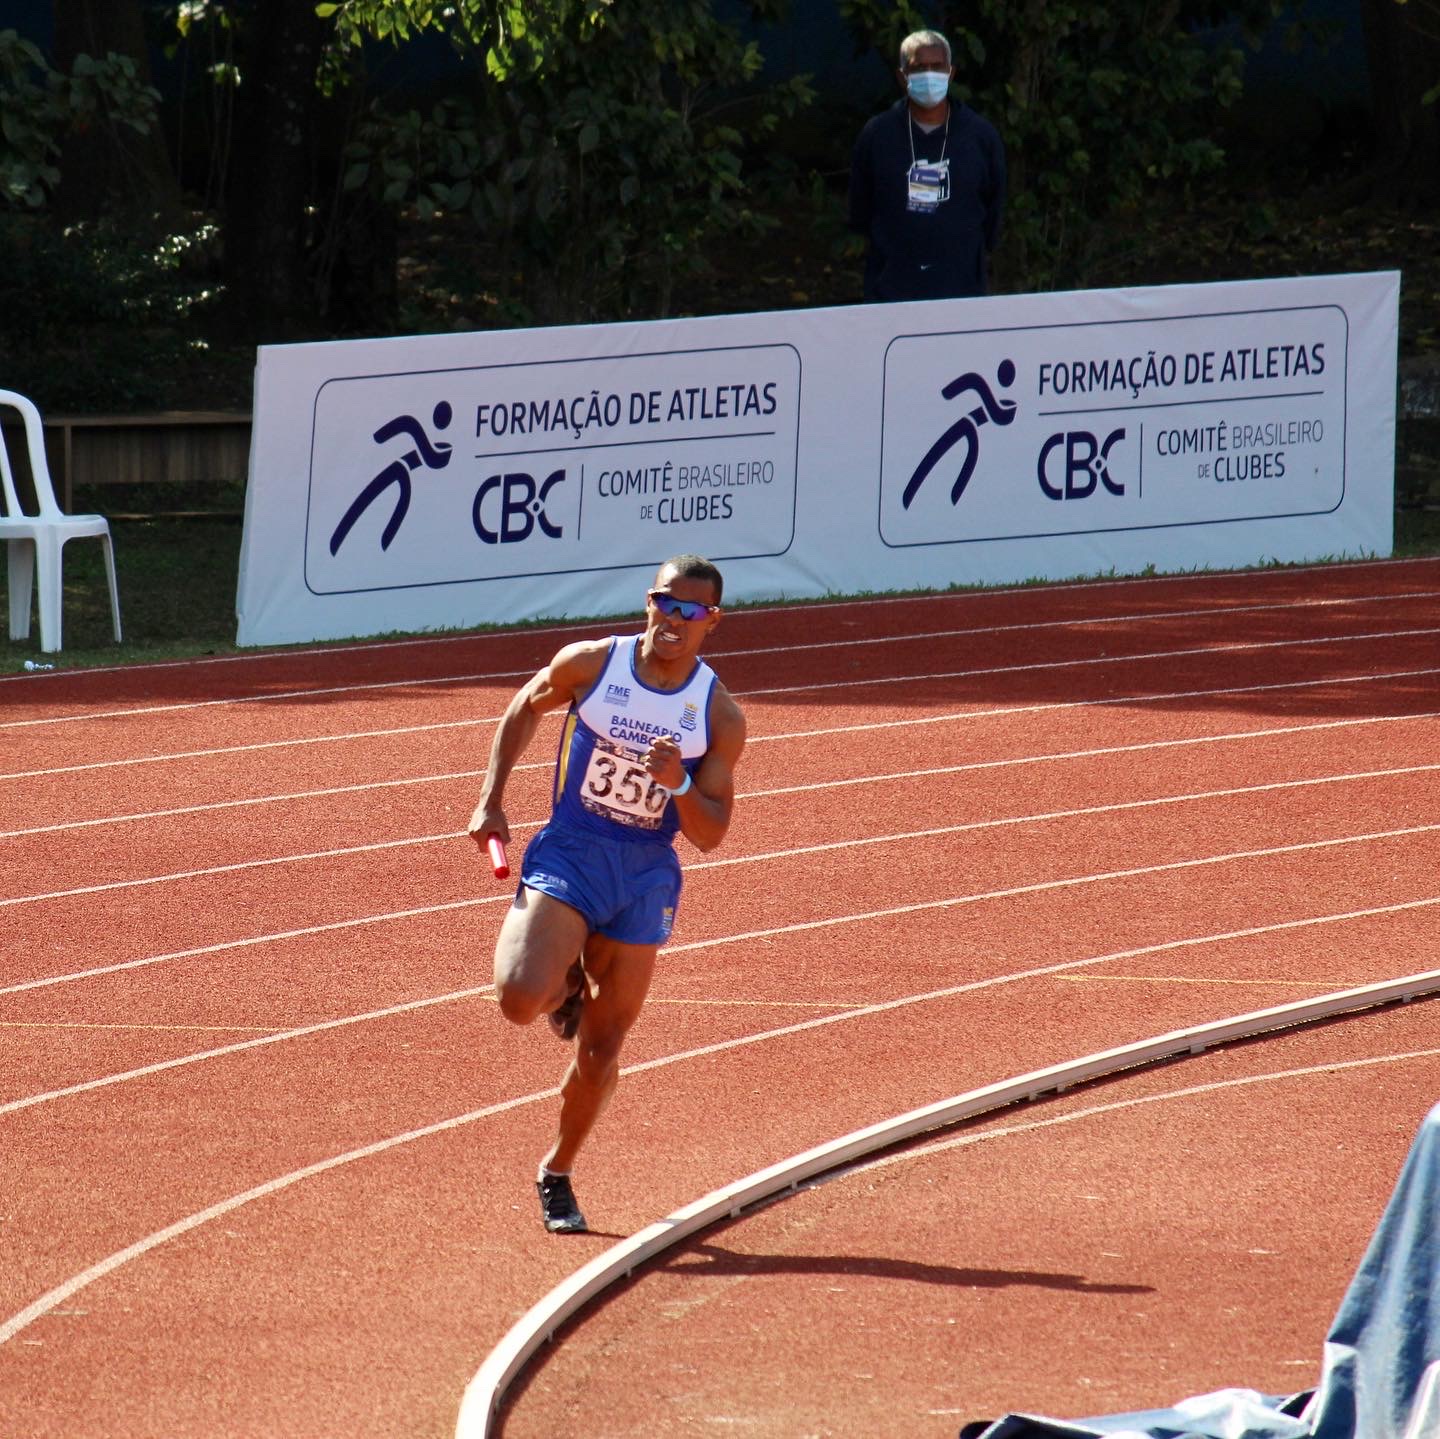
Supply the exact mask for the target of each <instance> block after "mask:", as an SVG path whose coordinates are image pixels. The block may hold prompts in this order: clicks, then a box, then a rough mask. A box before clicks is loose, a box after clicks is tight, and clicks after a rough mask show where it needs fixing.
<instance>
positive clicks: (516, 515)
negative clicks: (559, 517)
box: [470, 469, 565, 545]
mask: <svg viewBox="0 0 1440 1439" xmlns="http://www.w3.org/2000/svg"><path fill="white" fill-rule="evenodd" d="M564 483H565V471H564V470H563V469H560V470H555V471H553V472H552V473H551V474H549V475H547V476H546V477H545V479H544V480H541V481H539V482H538V483H537V481H536V479H535V477H534V476H533V475H527V474H524V473H515V474H509V475H491V476H490V478H489V479H487V480H484V481H483V482H482V483H481V485H480V488H479V489H478V490H476V491H475V503H474V505H472V506H471V510H470V517H471V519H472V521H473V522H474V525H475V533H476V534H477V535H479V536H480V538H481V539H482V540H483V541H484V542H485V543H486V544H487V545H514V544H519V543H520V542H521V541H523V540H528V539H529V538H530V535H531V533H532V531H534V530H535V529H536V528H537V526H538V528H539V530H540V533H541V534H542V535H545V536H546V537H547V538H549V539H552V540H558V539H560V538H562V537H563V536H564V533H565V529H564V526H563V525H557V524H556V523H555V522H554V520H552V519H551V518H550V516H549V515H548V514H546V513H545V505H546V502H547V501H548V500H549V498H550V492H551V491H552V490H553V489H554V488H555V487H556V486H557V485H563V484H564Z"/></svg>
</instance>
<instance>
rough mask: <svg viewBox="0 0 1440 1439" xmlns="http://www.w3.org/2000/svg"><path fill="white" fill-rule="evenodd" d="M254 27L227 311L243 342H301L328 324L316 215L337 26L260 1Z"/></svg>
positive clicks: (241, 114) (232, 210) (228, 256)
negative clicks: (322, 318)
mask: <svg viewBox="0 0 1440 1439" xmlns="http://www.w3.org/2000/svg"><path fill="white" fill-rule="evenodd" d="M245 23H246V32H247V33H246V37H245V47H244V52H243V58H242V61H241V72H240V73H241V84H240V90H239V95H238V98H237V102H236V104H237V108H236V116H235V141H234V152H233V154H232V157H231V161H230V172H229V176H228V184H227V187H226V188H227V194H226V196H225V204H224V247H225V259H224V275H225V286H226V309H227V313H228V315H229V318H230V322H231V328H232V330H233V331H234V333H235V334H236V335H237V336H243V337H246V338H249V339H253V340H255V341H256V342H259V343H263V342H266V341H271V340H293V339H301V338H304V337H306V336H308V335H313V334H314V333H315V332H316V330H317V327H318V324H319V303H318V300H317V296H316V289H315V285H314V283H313V282H312V278H311V275H310V273H309V268H308V263H307V258H308V250H309V230H310V225H309V223H308V220H307V216H306V207H307V205H308V204H309V202H310V199H311V185H310V169H311V158H312V156H311V139H312V130H313V125H314V119H315V112H316V106H317V103H318V100H319V96H318V94H317V91H316V88H315V74H316V69H317V66H318V64H319V61H320V55H321V50H322V48H323V44H324V40H325V35H326V28H327V22H326V21H324V20H321V19H318V18H317V17H316V14H315V7H314V5H312V4H309V3H304V4H301V3H296V0H257V3H256V4H255V5H253V6H252V7H250V9H249V13H248V14H247V16H246V21H245Z"/></svg>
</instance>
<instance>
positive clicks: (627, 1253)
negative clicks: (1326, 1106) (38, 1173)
mask: <svg viewBox="0 0 1440 1439" xmlns="http://www.w3.org/2000/svg"><path fill="white" fill-rule="evenodd" d="M1437 991H1440V970H1426V971H1423V972H1421V973H1419V974H1411V975H1406V976H1404V977H1403V978H1400V979H1395V980H1388V981H1386V982H1385V983H1382V984H1371V985H1363V986H1361V987H1360V988H1357V989H1345V990H1337V991H1336V992H1334V993H1333V994H1325V995H1320V996H1318V997H1317V998H1314V999H1307V1000H1301V1001H1298V1002H1297V1003H1294V1004H1282V1005H1276V1006H1274V1007H1272V1008H1269V1009H1261V1010H1255V1011H1252V1012H1251V1013H1249V1014H1240V1015H1236V1016H1235V1017H1234V1018H1232V1019H1222V1020H1216V1021H1213V1022H1212V1023H1209V1024H1200V1025H1196V1026H1194V1027H1193V1028H1190V1029H1181V1030H1174V1031H1172V1032H1170V1033H1168V1034H1161V1035H1157V1036H1155V1037H1154V1038H1153V1039H1145V1040H1141V1041H1139V1042H1138V1043H1136V1044H1126V1045H1122V1046H1120V1047H1119V1048H1116V1049H1106V1050H1101V1051H1100V1052H1098V1053H1096V1054H1090V1055H1086V1056H1085V1057H1084V1058H1081V1059H1073V1060H1068V1061H1066V1062H1065V1063H1063V1064H1056V1065H1051V1066H1049V1067H1047V1068H1045V1069H1037V1070H1032V1071H1031V1072H1030V1073H1028V1074H1020V1075H1016V1076H1015V1077H1014V1078H1012V1079H1006V1080H1001V1081H1000V1082H999V1083H998V1084H990V1085H986V1086H985V1087H983V1088H981V1089H972V1090H970V1091H969V1092H967V1093H965V1094H957V1095H954V1096H952V1097H951V1098H949V1099H942V1100H939V1101H937V1102H936V1103H934V1104H929V1105H925V1106H923V1107H922V1108H920V1109H912V1110H910V1111H909V1112H908V1113H906V1114H900V1115H896V1116H895V1117H894V1118H893V1119H887V1120H884V1121H883V1122H881V1123H879V1124H875V1125H871V1126H869V1127H868V1128H866V1129H859V1130H856V1131H855V1132H854V1133H853V1134H847V1135H843V1136H842V1137H840V1138H839V1139H834V1140H831V1141H830V1142H828V1143H826V1144H821V1145H817V1146H815V1147H814V1148H813V1149H807V1150H806V1151H805V1152H804V1153H803V1154H796V1155H792V1156H791V1157H790V1158H789V1159H783V1160H781V1161H780V1162H779V1163H778V1164H772V1165H770V1166H769V1167H768V1168H765V1169H761V1170H758V1171H756V1172H755V1173H754V1174H751V1175H749V1176H747V1177H746V1178H744V1179H739V1180H736V1181H735V1182H734V1183H733V1184H727V1185H725V1186H723V1187H722V1188H720V1189H716V1190H713V1191H711V1193H709V1194H706V1195H704V1196H702V1197H701V1198H699V1199H696V1200H694V1201H693V1202H692V1203H690V1204H687V1205H685V1206H684V1207H683V1208H682V1209H677V1210H676V1211H675V1212H674V1213H673V1214H669V1215H667V1216H666V1217H665V1218H664V1219H661V1220H658V1221H657V1222H656V1223H654V1224H651V1225H649V1226H648V1227H647V1228H645V1229H642V1230H640V1232H639V1233H637V1234H633V1235H631V1236H630V1238H629V1239H625V1240H622V1241H621V1242H620V1243H619V1244H616V1245H614V1246H612V1247H611V1248H610V1249H607V1250H606V1251H605V1252H604V1253H603V1254H600V1255H597V1256H596V1257H595V1258H594V1259H592V1260H591V1261H590V1263H588V1264H586V1265H584V1266H583V1267H581V1268H580V1269H577V1270H576V1271H575V1273H574V1274H572V1275H571V1276H570V1277H569V1278H568V1279H566V1280H565V1281H564V1282H563V1283H562V1284H558V1285H556V1287H555V1288H554V1289H552V1290H551V1291H550V1293H548V1294H547V1295H546V1296H545V1297H544V1298H543V1299H541V1300H540V1302H539V1303H538V1304H536V1305H534V1307H533V1308H531V1309H530V1310H529V1312H528V1313H526V1314H525V1315H524V1316H523V1318H521V1319H520V1321H519V1322H518V1323H517V1324H515V1326H514V1327H513V1328H512V1329H511V1330H510V1331H509V1333H507V1334H506V1335H505V1337H504V1339H502V1340H501V1341H500V1343H499V1344H497V1345H496V1346H495V1348H494V1349H493V1350H492V1351H491V1353H490V1355H489V1357H488V1358H487V1359H486V1360H485V1362H484V1364H482V1365H481V1366H480V1369H479V1371H478V1372H477V1373H476V1375H475V1377H474V1379H472V1380H471V1381H470V1384H469V1385H468V1386H467V1387H466V1390H465V1396H464V1399H463V1400H462V1402H461V1405H460V1414H459V1418H458V1420H457V1422H456V1426H455V1439H489V1436H490V1434H491V1431H492V1426H493V1424H494V1421H495V1418H496V1416H497V1414H498V1413H499V1410H500V1404H501V1401H502V1400H503V1398H504V1396H505V1392H506V1390H507V1389H508V1388H509V1387H510V1385H511V1384H512V1383H514V1381H515V1378H516V1376H517V1375H519V1373H520V1372H521V1370H522V1369H524V1367H525V1365H526V1364H527V1363H528V1362H529V1360H530V1358H531V1357H532V1356H533V1355H534V1353H535V1351H536V1350H537V1349H538V1348H539V1347H540V1346H541V1345H542V1344H543V1343H545V1342H546V1341H547V1340H549V1339H552V1338H553V1337H554V1336H555V1333H556V1331H557V1330H558V1329H559V1328H560V1326H561V1325H562V1324H564V1323H565V1321H566V1320H567V1319H570V1318H571V1317H572V1316H573V1315H575V1314H576V1313H578V1312H579V1311H580V1310H581V1309H582V1308H583V1307H584V1306H585V1305H587V1304H590V1303H592V1302H593V1301H594V1300H596V1299H598V1298H600V1297H601V1296H602V1295H603V1294H604V1292H605V1291H606V1290H607V1289H608V1288H609V1287H610V1286H611V1285H612V1284H615V1283H617V1282H619V1281H620V1280H622V1279H626V1278H628V1277H629V1276H630V1275H631V1274H633V1273H634V1272H635V1270H636V1269H638V1268H639V1267H640V1266H641V1265H643V1264H648V1263H650V1262H651V1261H652V1260H654V1259H656V1258H658V1257H659V1256H660V1255H661V1254H663V1253H665V1252H666V1251H667V1250H669V1249H672V1248H674V1247H675V1245H677V1244H679V1243H681V1242H682V1241H683V1240H686V1239H688V1238H689V1237H690V1236H691V1235H693V1234H696V1233H698V1232H699V1231H700V1230H702V1229H705V1228H706V1227H707V1226H709V1225H711V1224H714V1223H716V1222H718V1221H719V1220H722V1219H727V1218H729V1219H733V1218H736V1217H738V1216H739V1215H740V1214H741V1213H742V1212H743V1211H744V1210H745V1209H747V1208H749V1207H751V1206H752V1205H756V1204H760V1203H763V1202H764V1201H765V1200H767V1199H771V1198H773V1197H774V1196H775V1195H777V1194H779V1193H781V1192H782V1191H783V1190H786V1189H791V1190H793V1189H796V1188H797V1187H798V1186H799V1185H801V1184H803V1183H804V1182H805V1181H806V1180H809V1179H814V1178H815V1177H816V1176H817V1175H820V1174H825V1173H828V1172H830V1171H833V1170H837V1169H841V1168H843V1167H844V1166H845V1165H847V1164H853V1163H854V1162H855V1161H856V1160H858V1159H862V1158H864V1157H866V1156H867V1155H871V1154H874V1153H875V1152H876V1151H877V1150H881V1149H886V1148H890V1147H892V1146H894V1145H896V1144H901V1143H904V1142H905V1141H906V1140H909V1139H913V1138H914V1137H915V1136H916V1135H918V1134H923V1133H925V1132H926V1131H927V1130H933V1129H942V1128H945V1127H946V1126H948V1125H952V1124H958V1123H960V1122H961V1121H962V1120H966V1119H973V1118H975V1117H976V1116H977V1115H980V1114H986V1113H989V1112H991V1111H993V1110H997V1109H1004V1108H1006V1107H1007V1106H1010V1105H1015V1104H1022V1103H1025V1102H1027V1101H1034V1100H1038V1099H1042V1098H1044V1097H1045V1096H1047V1095H1057V1094H1062V1093H1064V1092H1065V1091H1066V1090H1068V1089H1073V1088H1074V1087H1075V1086H1077V1085H1080V1084H1085V1083H1087V1082H1090V1081H1094V1080H1097V1079H1104V1078H1106V1077H1107V1076H1109V1075H1113V1074H1117V1073H1119V1072H1120V1071H1122V1070H1127V1069H1136V1068H1139V1067H1141V1066H1143V1065H1148V1064H1158V1063H1160V1062H1161V1061H1163V1060H1167V1059H1173V1058H1176V1057H1177V1056H1184V1055H1195V1054H1203V1053H1204V1052H1205V1051H1206V1050H1209V1049H1214V1048H1216V1047H1217V1046H1219V1045H1224V1044H1231V1043H1235V1042H1236V1041H1238V1040H1242V1039H1252V1038H1254V1037H1256V1036H1257V1035H1264V1034H1273V1033H1274V1032H1276V1031H1278V1030H1284V1029H1291V1028H1294V1027H1295V1026H1297V1025H1304V1024H1315V1023H1318V1022H1319V1021H1322V1020H1326V1019H1332V1018H1335V1017H1337V1016H1343V1015H1350V1014H1356V1013H1359V1012H1362V1011H1365V1010H1369V1009H1375V1008H1378V1007H1380V1006H1382V1005H1387V1004H1397V1003H1405V1002H1407V1001H1409V1000H1413V999H1418V998H1421V997H1427V996H1429V997H1433V996H1434V995H1435V993H1436V992H1437Z"/></svg>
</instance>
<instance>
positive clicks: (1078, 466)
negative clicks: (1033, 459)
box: [1035, 429, 1125, 500]
mask: <svg viewBox="0 0 1440 1439" xmlns="http://www.w3.org/2000/svg"><path fill="white" fill-rule="evenodd" d="M1124 438H1125V431H1124V430H1123V429H1120V430H1112V431H1111V432H1110V433H1109V434H1108V435H1106V437H1105V441H1104V443H1103V444H1102V443H1100V441H1098V440H1097V439H1096V438H1095V436H1094V435H1092V434H1091V433H1090V431H1089V430H1071V431H1069V432H1068V433H1066V434H1062V435H1051V436H1050V438H1049V439H1048V440H1046V441H1045V444H1044V447H1043V448H1042V449H1041V451H1040V459H1039V460H1038V462H1037V463H1036V466H1035V474H1036V478H1037V479H1039V481H1040V488H1041V489H1042V490H1043V491H1044V492H1045V495H1046V498H1048V499H1052V500H1083V499H1087V498H1088V497H1089V496H1091V495H1093V494H1094V493H1095V486H1096V485H1097V484H1101V485H1104V486H1105V488H1106V489H1107V490H1109V491H1110V493H1111V494H1112V495H1123V494H1124V493H1125V486H1124V485H1122V484H1121V483H1120V482H1119V481H1118V480H1114V479H1112V478H1111V476H1110V451H1111V449H1113V448H1114V446H1115V445H1116V444H1118V443H1119V442H1120V441H1121V440H1123V439H1124ZM1061 448H1063V449H1064V451H1065V458H1064V476H1063V478H1057V477H1056V475H1055V469H1056V468H1057V467H1059V465H1060V460H1059V459H1058V458H1052V457H1054V456H1055V452H1056V451H1057V450H1060V449H1061Z"/></svg>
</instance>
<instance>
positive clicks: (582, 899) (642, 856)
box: [520, 823, 681, 944]
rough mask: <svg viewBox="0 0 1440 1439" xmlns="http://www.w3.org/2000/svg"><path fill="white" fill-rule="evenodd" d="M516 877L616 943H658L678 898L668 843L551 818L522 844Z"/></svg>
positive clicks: (676, 874)
mask: <svg viewBox="0 0 1440 1439" xmlns="http://www.w3.org/2000/svg"><path fill="white" fill-rule="evenodd" d="M520 883H521V884H523V885H525V886H526V887H527V888H529V889H534V890H538V891H539V892H540V893H541V894H548V895H549V896H550V897H551V898H552V899H558V900H560V901H561V902H562V903H563V904H568V905H569V906H570V908H571V909H574V910H578V911H579V912H580V913H581V914H582V915H583V916H584V917H585V921H586V923H587V924H588V925H589V926H590V929H591V931H592V933H595V934H603V935H604V936H605V937H606V938H607V939H614V940H618V941H619V942H620V943H621V944H663V943H664V942H665V941H666V940H667V939H669V938H670V931H671V929H672V928H673V927H674V924H675V907H676V905H678V904H679V902H680V883H681V881H680V860H679V858H678V857H677V856H676V854H675V851H674V849H672V848H671V847H670V845H668V844H636V843H635V842H634V841H633V840H610V839H605V838H604V837H603V836H601V835H596V834H590V833H585V832H582V831H579V830H574V829H568V828H566V827H564V826H562V825H557V824H553V823H551V824H547V825H545V826H543V827H542V828H541V829H540V830H539V831H538V833H537V834H536V835H535V837H534V838H533V839H532V840H531V841H530V843H529V844H528V845H527V846H526V847H525V859H524V862H523V864H522V865H521V866H520Z"/></svg>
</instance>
